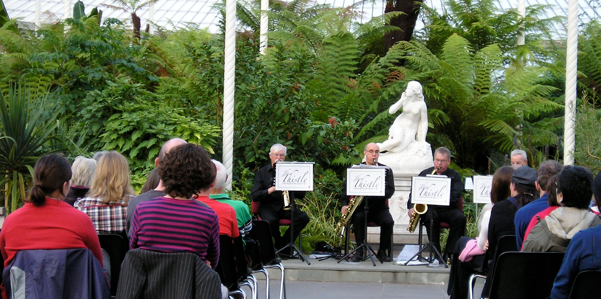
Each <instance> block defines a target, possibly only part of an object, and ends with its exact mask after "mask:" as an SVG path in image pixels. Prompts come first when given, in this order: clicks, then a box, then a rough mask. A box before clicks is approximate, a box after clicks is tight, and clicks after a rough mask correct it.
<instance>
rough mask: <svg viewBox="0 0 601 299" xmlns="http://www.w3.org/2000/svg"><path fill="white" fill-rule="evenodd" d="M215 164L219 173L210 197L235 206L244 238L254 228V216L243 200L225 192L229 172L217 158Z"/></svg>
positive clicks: (239, 227) (239, 228)
mask: <svg viewBox="0 0 601 299" xmlns="http://www.w3.org/2000/svg"><path fill="white" fill-rule="evenodd" d="M213 164H215V169H216V171H217V175H216V178H215V186H213V189H212V190H211V195H209V198H210V199H213V200H216V201H218V202H220V203H224V204H228V205H230V206H231V207H232V208H234V211H235V212H236V221H237V223H238V224H237V225H238V230H239V231H240V235H241V236H242V238H243V239H244V237H245V236H246V234H248V233H249V232H250V230H251V229H252V216H251V215H250V210H249V209H248V205H247V204H246V203H244V202H243V201H239V200H233V199H230V196H229V195H228V194H227V193H225V192H224V189H225V182H226V181H227V173H226V169H225V166H223V164H221V162H219V161H217V160H213ZM218 215H219V214H218ZM220 218H221V216H220ZM219 225H221V223H219Z"/></svg>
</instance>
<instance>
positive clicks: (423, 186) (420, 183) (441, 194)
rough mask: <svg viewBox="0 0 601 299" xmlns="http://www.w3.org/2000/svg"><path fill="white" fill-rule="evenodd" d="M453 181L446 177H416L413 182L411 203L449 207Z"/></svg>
mask: <svg viewBox="0 0 601 299" xmlns="http://www.w3.org/2000/svg"><path fill="white" fill-rule="evenodd" d="M450 198H451V179H450V178H448V177H444V176H426V177H423V176H414V177H413V178H412V180H411V203H413V204H416V203H424V204H428V205H435V206H448V205H449V203H450Z"/></svg>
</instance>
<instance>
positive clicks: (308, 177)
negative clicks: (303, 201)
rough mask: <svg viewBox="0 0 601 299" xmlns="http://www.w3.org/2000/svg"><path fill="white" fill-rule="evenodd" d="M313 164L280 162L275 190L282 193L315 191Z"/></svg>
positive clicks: (277, 166) (276, 172)
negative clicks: (283, 191)
mask: <svg viewBox="0 0 601 299" xmlns="http://www.w3.org/2000/svg"><path fill="white" fill-rule="evenodd" d="M313 164H314V163H313V162H285V161H282V162H278V163H277V164H276V171H275V174H276V175H275V189H276V190H279V191H282V190H288V191H313Z"/></svg>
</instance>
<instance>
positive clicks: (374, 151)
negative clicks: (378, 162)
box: [366, 150, 380, 155]
mask: <svg viewBox="0 0 601 299" xmlns="http://www.w3.org/2000/svg"><path fill="white" fill-rule="evenodd" d="M366 152H368V153H370V154H372V155H374V154H379V153H380V151H379V150H368V151H366Z"/></svg>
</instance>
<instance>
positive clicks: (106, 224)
mask: <svg viewBox="0 0 601 299" xmlns="http://www.w3.org/2000/svg"><path fill="white" fill-rule="evenodd" d="M133 196H135V192H134V189H133V188H132V187H131V185H130V178H129V166H128V163H127V160H126V159H125V157H123V155H121V154H120V153H118V152H116V151H110V152H107V153H105V154H104V155H102V157H100V160H99V161H98V165H97V166H96V171H95V172H94V179H93V180H92V187H91V188H90V191H89V192H88V196H87V197H84V198H82V199H79V200H78V201H76V202H75V205H74V206H75V208H77V209H78V210H80V211H82V212H84V213H86V214H88V216H90V219H92V223H94V227H95V228H96V231H97V232H114V233H124V232H125V228H126V227H125V216H126V214H127V203H128V202H129V200H130V199H131V198H132V197H133Z"/></svg>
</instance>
